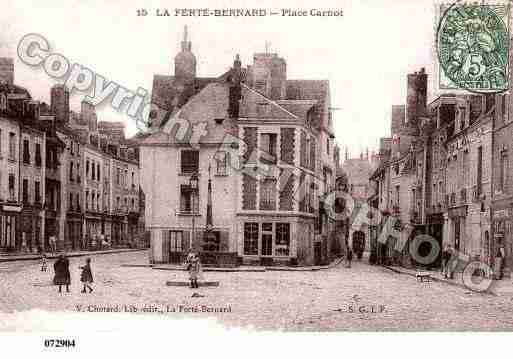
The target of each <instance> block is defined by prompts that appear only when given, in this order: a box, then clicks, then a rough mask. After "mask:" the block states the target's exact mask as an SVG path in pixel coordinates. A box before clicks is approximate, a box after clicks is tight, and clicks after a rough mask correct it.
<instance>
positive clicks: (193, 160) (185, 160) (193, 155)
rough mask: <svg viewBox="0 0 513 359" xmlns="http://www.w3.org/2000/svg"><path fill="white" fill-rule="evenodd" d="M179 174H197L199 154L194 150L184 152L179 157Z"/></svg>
mask: <svg viewBox="0 0 513 359" xmlns="http://www.w3.org/2000/svg"><path fill="white" fill-rule="evenodd" d="M180 157H181V158H180V164H181V173H186V174H192V173H197V172H198V168H199V152H198V151H194V150H185V151H182V152H181V156H180Z"/></svg>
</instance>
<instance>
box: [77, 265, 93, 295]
mask: <svg viewBox="0 0 513 359" xmlns="http://www.w3.org/2000/svg"><path fill="white" fill-rule="evenodd" d="M80 269H82V274H81V275H80V281H81V282H82V283H83V284H84V289H82V293H85V292H86V288H88V289H89V293H91V292H92V291H93V288H92V287H91V284H92V283H93V272H92V271H91V258H87V259H86V264H85V266H83V267H80Z"/></svg>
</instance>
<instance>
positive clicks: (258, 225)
mask: <svg viewBox="0 0 513 359" xmlns="http://www.w3.org/2000/svg"><path fill="white" fill-rule="evenodd" d="M184 41H185V43H182V52H181V53H180V54H178V55H177V57H176V58H175V76H167V77H165V76H162V75H158V76H155V78H154V86H153V87H154V93H153V96H154V97H155V98H156V99H157V100H159V99H160V100H162V101H161V102H160V104H161V105H162V106H166V102H165V101H164V99H165V98H170V97H171V98H173V97H175V98H176V99H179V101H178V100H177V101H174V102H173V103H172V104H168V105H169V106H168V107H167V108H166V107H165V109H166V110H168V111H170V112H172V116H171V117H170V119H169V120H168V121H155V122H154V124H153V126H152V127H153V132H152V134H151V135H149V136H148V137H146V138H145V139H144V140H143V141H142V142H141V149H140V151H141V167H142V175H141V186H142V188H143V192H144V194H145V203H146V225H147V227H148V229H149V230H150V233H151V247H152V252H151V253H152V255H151V260H152V261H153V262H155V263H158V262H173V261H179V260H180V259H181V258H182V257H183V255H184V253H186V251H187V250H188V249H189V248H195V249H196V250H199V251H200V252H201V255H202V256H203V257H204V259H206V260H207V261H209V260H210V259H213V260H214V262H216V263H217V264H221V265H222V264H226V265H236V264H238V263H247V264H252V263H259V264H262V263H263V264H280V263H281V264H296V263H301V264H314V263H322V262H325V261H327V260H329V258H330V256H332V255H333V253H334V252H335V251H336V248H337V247H338V248H340V245H339V246H337V245H335V244H333V243H336V242H337V243H340V239H339V238H336V237H335V236H333V232H334V229H335V222H334V220H333V219H332V218H331V217H329V216H328V215H327V213H326V212H325V211H324V209H323V205H322V203H320V202H321V200H322V195H324V194H326V193H328V192H329V191H330V190H332V189H333V188H334V187H335V173H336V172H335V171H336V165H335V161H336V158H337V155H336V151H335V143H334V135H333V129H332V123H331V115H330V97H329V83H328V82H327V81H316V80H310V81H309V80H288V79H287V76H286V63H285V60H284V59H283V58H280V57H279V56H278V55H277V54H269V53H264V54H255V56H254V59H253V64H252V65H250V66H248V67H247V68H242V65H241V62H240V60H239V58H238V56H237V57H236V59H235V61H234V63H233V67H232V68H231V69H230V70H229V71H228V72H227V73H225V74H223V75H221V76H219V77H218V78H215V79H207V78H198V77H196V75H195V73H196V72H195V56H194V55H193V54H192V52H191V51H190V49H191V46H190V44H189V43H188V42H187V40H184ZM166 79H167V82H168V83H167V84H164V83H163V81H164V80H166ZM178 82H184V83H190V84H193V83H201V86H196V88H195V89H196V90H195V91H187V87H186V86H185V87H182V90H183V91H182V92H177V91H178V90H179V88H178V87H176V86H175V85H176V83H178ZM186 124H190V126H189V129H190V128H200V127H202V128H203V130H204V131H202V135H201V136H200V137H199V138H196V137H195V135H194V133H193V131H189V130H188V129H187V128H188V127H187V126H188V125H186ZM183 126H185V127H183ZM203 126H204V127H203ZM184 129H185V131H183V132H182V131H181V130H184ZM193 174H197V175H198V177H199V183H198V188H197V190H196V189H195V188H194V187H191V184H190V180H191V177H192V175H193ZM209 208H210V209H209ZM210 213H211V214H210ZM207 237H208V238H209V239H208V241H207V240H206V238H207ZM207 242H208V243H207ZM207 244H208V246H207ZM207 247H208V249H207Z"/></svg>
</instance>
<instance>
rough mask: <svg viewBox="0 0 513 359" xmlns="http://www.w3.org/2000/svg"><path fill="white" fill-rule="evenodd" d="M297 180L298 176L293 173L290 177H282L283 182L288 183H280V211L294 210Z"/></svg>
mask: <svg viewBox="0 0 513 359" xmlns="http://www.w3.org/2000/svg"><path fill="white" fill-rule="evenodd" d="M282 171H284V170H282ZM282 173H283V172H282ZM295 179H296V175H294V174H293V173H290V175H288V176H280V180H281V181H282V182H285V181H286V182H285V183H280V192H279V196H280V211H292V210H293V203H294V184H295Z"/></svg>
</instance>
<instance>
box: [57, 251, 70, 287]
mask: <svg viewBox="0 0 513 359" xmlns="http://www.w3.org/2000/svg"><path fill="white" fill-rule="evenodd" d="M53 269H54V270H55V276H54V277H53V284H55V285H58V286H59V293H62V286H63V285H65V286H66V292H69V285H70V284H71V275H70V273H69V260H68V258H66V256H65V255H64V254H61V255H60V256H59V258H58V259H57V260H56V261H55V263H54V264H53Z"/></svg>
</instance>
